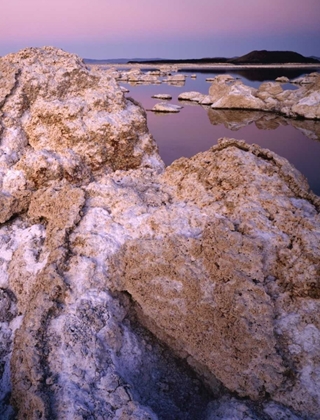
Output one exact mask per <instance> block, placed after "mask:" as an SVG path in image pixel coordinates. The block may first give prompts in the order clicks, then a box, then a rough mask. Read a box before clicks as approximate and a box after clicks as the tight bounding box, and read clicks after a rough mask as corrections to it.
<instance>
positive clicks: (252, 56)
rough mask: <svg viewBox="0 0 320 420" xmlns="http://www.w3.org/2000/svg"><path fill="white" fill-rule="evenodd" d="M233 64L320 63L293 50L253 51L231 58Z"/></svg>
mask: <svg viewBox="0 0 320 420" xmlns="http://www.w3.org/2000/svg"><path fill="white" fill-rule="evenodd" d="M229 62H231V63H233V64H285V63H320V62H319V60H316V59H315V58H311V57H304V56H303V55H301V54H298V53H296V52H293V51H266V50H262V51H251V52H250V53H249V54H246V55H243V56H241V57H238V58H233V59H231V60H229Z"/></svg>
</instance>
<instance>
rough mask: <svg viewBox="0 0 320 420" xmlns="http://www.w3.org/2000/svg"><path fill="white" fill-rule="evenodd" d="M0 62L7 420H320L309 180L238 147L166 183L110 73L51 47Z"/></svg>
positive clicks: (185, 168)
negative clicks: (13, 419) (34, 419)
mask: <svg viewBox="0 0 320 420" xmlns="http://www.w3.org/2000/svg"><path fill="white" fill-rule="evenodd" d="M0 66H1V73H2V74H1V75H2V81H3V83H2V84H1V87H3V86H4V87H3V88H2V91H1V92H2V93H1V95H2V96H1V98H2V99H1V102H0V103H1V127H2V131H1V152H2V155H1V156H2V160H1V165H2V166H1V168H2V169H1V170H2V172H1V173H0V176H1V178H0V179H1V188H2V189H1V194H2V195H1V200H2V201H1V204H2V207H0V209H1V217H2V225H1V227H0V255H1V260H0V287H1V290H0V292H1V293H0V326H1V331H0V334H1V337H2V341H1V348H0V349H1V352H0V357H1V366H2V370H1V372H2V373H1V387H0V389H1V394H0V396H1V398H2V404H1V405H0V414H1V416H2V418H10V416H13V415H14V411H16V413H17V417H18V418H42V419H51V418H62V419H64V418H72V419H76V418H77V419H85V418H92V419H95V418H96V419H98V418H104V419H109V418H110V419H122V420H124V419H156V418H160V419H164V418H165V419H177V418H179V419H180V418H181V419H188V418H199V419H207V420H209V419H211V420H214V419H218V418H220V419H221V418H223V419H230V418H235V419H243V418H252V419H261V420H262V419H274V420H276V419H279V418H288V419H299V418H300V419H302V418H304V419H305V418H308V419H319V418H320V417H319V412H320V393H319V388H318V384H319V381H320V374H319V372H320V368H319V341H320V325H319V319H320V317H319V311H320V306H319V305H320V304H319V302H320V301H319V297H320V288H319V261H320V247H319V243H320V233H319V232H320V217H319V208H320V199H319V197H316V196H315V195H313V194H312V193H311V192H310V191H309V190H308V185H307V183H306V181H305V179H304V178H303V177H302V175H301V174H300V173H298V172H297V171H296V170H295V169H294V168H293V167H292V166H291V165H290V164H289V163H288V162H287V161H286V160H285V159H282V158H280V157H279V156H277V155H275V154H273V153H272V152H270V151H268V150H263V149H261V148H259V147H257V146H249V145H247V144H246V143H245V142H239V141H236V140H230V139H224V140H221V141H220V142H219V144H218V145H217V146H215V147H213V148H212V149H210V150H209V151H207V152H204V153H201V154H199V155H197V156H195V157H194V158H191V159H179V160H178V161H176V162H175V163H173V164H172V165H171V166H170V167H168V168H167V169H166V170H164V168H163V165H162V162H161V160H160V158H159V156H158V155H157V150H156V146H155V145H154V143H153V140H152V138H151V137H150V135H149V134H148V132H147V128H146V124H145V116H144V113H143V111H142V110H141V109H140V108H139V107H138V106H137V105H135V104H134V103H133V102H131V101H129V100H126V99H125V98H124V96H123V94H122V92H121V91H120V89H119V88H118V86H117V85H116V83H115V82H114V80H113V79H112V78H109V76H108V74H106V73H103V72H99V71H98V72H93V71H88V70H87V69H86V67H85V66H84V65H83V63H82V62H81V60H79V59H78V58H77V57H75V56H73V55H70V54H67V53H64V52H62V51H61V50H55V49H51V48H45V49H28V50H24V51H22V52H20V53H18V54H16V55H11V56H7V57H4V58H2V59H1V60H0ZM90 82H92V83H90ZM34 86H37V88H36V89H34V88H33V87H34ZM97 98H98V99H99V98H100V101H99V100H98V99H97ZM80 105H81V106H80ZM96 107H98V109H97V108H96ZM57 109H58V110H57ZM71 123H72V125H71V126H72V129H70V128H69V130H68V129H67V128H66V127H68V125H69V124H71ZM56 127H58V129H56ZM81 128H82V130H83V131H81ZM104 130H106V131H104ZM79 132H80V133H84V134H83V135H82V136H80V134H79ZM85 134H86V135H85ZM68 148H69V150H68ZM91 148H94V151H95V153H99V151H100V150H101V152H100V155H98V157H97V156H96V155H95V154H94V153H92V152H91ZM113 162H114V163H113ZM150 331H151V332H152V334H151V333H150ZM170 349H172V350H173V351H174V354H175V356H174V355H173V353H172V351H171V350H170ZM177 355H178V356H179V357H180V360H178V361H177ZM190 366H191V367H192V369H193V371H191V368H190ZM204 384H206V386H204ZM239 397H240V398H239Z"/></svg>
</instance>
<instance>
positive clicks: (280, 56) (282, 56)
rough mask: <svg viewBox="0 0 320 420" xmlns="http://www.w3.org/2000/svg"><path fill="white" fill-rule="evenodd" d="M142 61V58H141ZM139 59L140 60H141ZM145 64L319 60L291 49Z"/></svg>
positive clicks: (314, 61)
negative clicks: (238, 55)
mask: <svg viewBox="0 0 320 420" xmlns="http://www.w3.org/2000/svg"><path fill="white" fill-rule="evenodd" d="M141 61H142V60H141ZM141 61H140V62H141ZM137 62H138V61H136V60H134V59H132V60H130V61H128V63H130V64H134V63H137ZM143 63H145V64H181V63H187V64H215V63H226V64H287V63H295V64H318V63H319V64H320V60H318V59H317V58H316V57H304V56H303V55H301V54H298V53H296V52H293V51H266V50H262V51H251V52H250V53H249V54H246V55H243V56H241V57H233V58H225V57H212V58H198V59H197V58H194V59H189V58H188V59H176V60H173V59H168V60H167V59H157V60H153V59H148V60H145V61H143Z"/></svg>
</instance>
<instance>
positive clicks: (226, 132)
mask: <svg viewBox="0 0 320 420" xmlns="http://www.w3.org/2000/svg"><path fill="white" fill-rule="evenodd" d="M197 76H198V77H197V79H191V78H190V77H188V78H187V80H186V85H185V86H184V87H178V86H169V85H165V84H161V85H158V86H156V85H153V86H152V85H149V86H143V85H139V86H129V85H128V84H126V87H128V88H129V89H130V93H129V94H128V96H131V97H133V98H134V99H135V100H137V101H138V102H140V103H141V104H142V106H143V107H144V108H145V109H151V108H152V107H153V105H154V104H156V103H157V102H159V100H157V99H154V98H152V95H154V94H157V93H166V94H170V95H171V96H172V101H171V102H170V103H173V104H179V105H183V106H184V108H183V109H182V110H181V111H180V113H178V114H174V115H172V114H170V115H165V114H161V115H159V114H154V113H152V112H147V118H148V127H149V130H150V132H151V133H152V135H153V137H154V138H155V140H156V142H157V144H158V145H159V149H160V155H161V157H162V159H163V160H164V162H165V163H166V164H167V165H169V164H171V163H172V162H173V161H174V160H176V159H178V158H180V157H182V156H185V157H191V156H193V155H195V154H196V153H199V152H201V151H205V150H208V149H209V148H210V147H211V146H213V145H214V144H216V143H217V140H218V139H219V138H220V137H234V138H237V139H239V140H245V141H246V142H248V143H256V144H259V145H260V146H262V147H264V148H267V149H270V150H272V151H274V152H275V153H277V154H279V155H280V156H284V157H285V158H287V159H288V160H289V162H291V163H292V164H293V165H294V166H295V167H296V168H297V169H298V170H299V171H300V172H302V173H303V174H304V175H305V176H306V177H307V179H308V182H309V185H310V187H311V189H312V190H313V191H314V192H315V193H316V194H318V195H320V165H319V162H320V141H319V139H320V121H311V120H294V119H286V118H284V117H281V116H279V115H276V114H271V113H266V112H259V111H230V110H213V109H211V108H209V107H202V106H200V105H198V104H194V103H190V102H184V103H181V102H180V101H178V99H177V97H178V95H179V94H180V93H182V92H186V91H198V92H201V93H204V94H207V93H208V89H209V86H210V85H209V84H208V82H206V81H205V79H206V77H208V74H199V73H197ZM252 83H253V82H252ZM255 83H257V82H255ZM259 84H260V83H259Z"/></svg>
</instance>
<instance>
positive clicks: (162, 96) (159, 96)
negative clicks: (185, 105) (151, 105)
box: [152, 93, 172, 100]
mask: <svg viewBox="0 0 320 420" xmlns="http://www.w3.org/2000/svg"><path fill="white" fill-rule="evenodd" d="M152 98H156V99H167V100H170V99H172V96H171V95H169V94H168V93H157V94H156V95H152Z"/></svg>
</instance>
